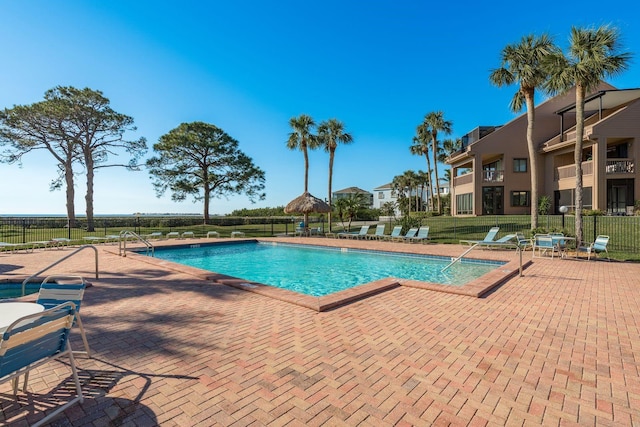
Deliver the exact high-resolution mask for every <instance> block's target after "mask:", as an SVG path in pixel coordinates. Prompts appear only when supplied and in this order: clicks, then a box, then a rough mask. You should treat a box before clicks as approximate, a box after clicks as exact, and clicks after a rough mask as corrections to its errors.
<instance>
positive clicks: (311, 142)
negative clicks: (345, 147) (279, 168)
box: [287, 114, 318, 226]
mask: <svg viewBox="0 0 640 427" xmlns="http://www.w3.org/2000/svg"><path fill="white" fill-rule="evenodd" d="M289 126H291V129H293V131H292V132H291V133H290V134H289V139H288V140H287V148H289V149H290V150H300V151H302V154H303V155H304V192H305V193H307V192H308V191H309V153H308V149H312V150H313V149H315V148H316V147H317V146H318V142H317V140H318V139H317V136H316V135H314V134H313V128H314V127H315V126H316V122H315V121H314V120H313V118H311V116H308V115H306V114H301V115H300V116H298V117H292V118H291V119H289ZM305 226H306V224H305Z"/></svg>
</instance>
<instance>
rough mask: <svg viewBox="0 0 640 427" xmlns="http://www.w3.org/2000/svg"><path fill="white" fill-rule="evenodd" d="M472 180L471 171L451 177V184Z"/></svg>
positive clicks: (468, 182)
mask: <svg viewBox="0 0 640 427" xmlns="http://www.w3.org/2000/svg"><path fill="white" fill-rule="evenodd" d="M472 182H473V173H472V172H469V173H465V174H464V175H459V176H456V177H454V178H453V185H464V184H471V183H472Z"/></svg>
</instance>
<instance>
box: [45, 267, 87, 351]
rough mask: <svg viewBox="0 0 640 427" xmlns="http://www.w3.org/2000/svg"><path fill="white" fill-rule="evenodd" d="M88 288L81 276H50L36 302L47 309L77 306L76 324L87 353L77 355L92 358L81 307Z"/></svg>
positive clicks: (46, 279)
mask: <svg viewBox="0 0 640 427" xmlns="http://www.w3.org/2000/svg"><path fill="white" fill-rule="evenodd" d="M86 286H87V285H86V283H85V281H84V278H82V277H80V276H49V277H47V278H45V279H44V280H43V281H42V284H41V285H40V292H39V293H38V299H37V301H36V302H37V303H38V304H41V305H43V306H44V308H45V309H49V308H52V307H55V306H57V305H59V304H62V303H65V302H72V303H73V304H74V305H75V312H76V315H75V319H74V324H75V323H76V322H77V323H78V329H80V337H81V338H82V342H83V344H84V348H85V351H76V352H75V354H80V355H84V356H87V357H91V350H90V349H89V342H88V341H87V336H86V334H85V332H84V327H83V326H82V319H81V318H80V305H81V304H82V298H83V297H84V290H85V288H86Z"/></svg>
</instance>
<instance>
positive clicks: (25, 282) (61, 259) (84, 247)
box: [22, 245, 99, 296]
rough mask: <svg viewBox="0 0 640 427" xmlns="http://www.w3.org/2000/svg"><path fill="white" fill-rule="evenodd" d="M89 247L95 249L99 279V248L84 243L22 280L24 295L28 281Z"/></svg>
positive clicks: (97, 276)
mask: <svg viewBox="0 0 640 427" xmlns="http://www.w3.org/2000/svg"><path fill="white" fill-rule="evenodd" d="M87 248H91V249H93V251H94V252H95V255H96V279H98V278H99V274H98V249H97V248H96V247H95V246H93V245H83V246H80V247H79V248H78V249H76V250H75V251H73V252H71V253H70V254H69V255H67V256H65V257H63V258H60V259H59V260H58V261H56V262H54V263H53V264H51V265H48V266H47V267H45V268H43V269H42V270H40V271H38V272H37V273H34V274H32V275H31V276H29V277H27V278H26V279H24V281H23V282H22V296H24V295H25V293H26V286H27V283H28V282H29V281H30V280H31V279H33V278H34V277H37V276H39V275H40V274H42V273H44V272H45V271H47V270H49V269H51V268H53V267H55V266H56V265H58V264H60V263H61V262H62V261H64V260H66V259H68V258H71V257H72V256H74V255H75V254H77V253H78V252H80V251H83V250H85V249H87Z"/></svg>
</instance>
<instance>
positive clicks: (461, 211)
mask: <svg viewBox="0 0 640 427" xmlns="http://www.w3.org/2000/svg"><path fill="white" fill-rule="evenodd" d="M472 213H473V193H466V194H457V195H456V214H458V215H471V214H472Z"/></svg>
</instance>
